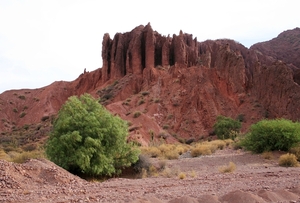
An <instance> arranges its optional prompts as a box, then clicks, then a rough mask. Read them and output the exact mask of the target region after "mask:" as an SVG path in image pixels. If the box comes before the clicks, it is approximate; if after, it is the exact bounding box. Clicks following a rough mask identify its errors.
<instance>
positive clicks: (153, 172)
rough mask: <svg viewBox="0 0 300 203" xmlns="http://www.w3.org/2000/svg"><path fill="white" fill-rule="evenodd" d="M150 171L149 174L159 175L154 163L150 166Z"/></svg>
mask: <svg viewBox="0 0 300 203" xmlns="http://www.w3.org/2000/svg"><path fill="white" fill-rule="evenodd" d="M148 173H149V176H158V173H157V168H156V167H155V166H153V165H151V166H150V167H149V170H148Z"/></svg>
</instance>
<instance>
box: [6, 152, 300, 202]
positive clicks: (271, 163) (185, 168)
mask: <svg viewBox="0 0 300 203" xmlns="http://www.w3.org/2000/svg"><path fill="white" fill-rule="evenodd" d="M280 154H282V153H279V152H278V153H274V158H273V159H271V160H266V159H264V158H262V157H261V155H255V154H251V153H249V152H244V151H239V150H232V149H224V150H220V151H217V152H216V153H215V154H213V155H209V156H201V157H197V158H189V156H188V155H185V156H182V157H181V158H180V159H177V160H168V161H166V167H167V168H168V169H169V172H170V173H169V175H166V174H163V173H160V174H161V175H159V176H157V177H149V178H142V179H141V178H140V179H132V178H131V179H130V178H112V179H109V180H106V181H104V182H88V181H86V180H83V179H81V178H79V177H77V176H74V175H72V174H70V173H68V172H67V171H65V170H64V169H62V168H60V167H58V166H56V165H55V164H54V163H52V162H50V161H48V160H43V159H42V160H35V159H32V160H29V161H28V162H26V163H24V164H16V163H10V162H6V161H0V202H32V203H37V202H158V203H159V202H170V203H176V202H187V203H188V202H208V203H209V202H211V203H214V202H216V203H217V202H300V181H299V177H300V176H299V175H300V168H299V167H292V168H285V167H280V166H278V157H279V156H280ZM185 157H187V158H185ZM152 161H153V163H154V164H157V163H158V162H159V160H156V159H152ZM229 162H233V163H235V165H236V170H235V171H234V172H232V173H221V172H220V171H219V170H218V169H219V167H220V166H222V165H227V164H228V163H229ZM179 172H182V173H184V174H185V175H186V178H184V179H180V178H179V177H178V175H176V174H178V173H179ZM170 174H172V175H170Z"/></svg>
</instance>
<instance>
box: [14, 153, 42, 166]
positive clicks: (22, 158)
mask: <svg viewBox="0 0 300 203" xmlns="http://www.w3.org/2000/svg"><path fill="white" fill-rule="evenodd" d="M44 157H45V155H44V153H43V152H41V151H30V152H22V153H20V154H18V155H16V156H15V157H13V158H12V159H11V161H12V162H15V163H24V162H25V161H27V160H28V159H37V158H44Z"/></svg>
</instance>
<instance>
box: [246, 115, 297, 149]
mask: <svg viewBox="0 0 300 203" xmlns="http://www.w3.org/2000/svg"><path fill="white" fill-rule="evenodd" d="M299 141H300V123H298V122H295V123H294V122H292V121H290V120H285V119H277V120H262V121H259V122H258V123H256V124H253V125H251V127H250V132H249V133H248V134H246V135H245V138H244V139H243V140H241V145H242V146H244V147H245V148H246V149H247V150H250V151H253V152H256V153H262V152H264V151H275V150H281V151H288V150H289V149H290V148H292V147H293V146H295V145H296V144H297V143H298V142H299Z"/></svg>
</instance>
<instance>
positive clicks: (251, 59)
mask: <svg viewBox="0 0 300 203" xmlns="http://www.w3.org/2000/svg"><path fill="white" fill-rule="evenodd" d="M299 46H300V29H299V28H296V29H294V30H291V31H286V32H283V33H282V34H280V35H279V36H278V37H277V38H275V39H273V40H271V41H268V42H263V43H258V44H256V45H254V46H252V47H251V48H250V49H247V48H246V47H244V46H243V45H242V44H239V43H237V42H235V41H233V40H215V41H211V40H208V41H204V42H198V41H197V38H193V36H192V35H191V34H186V33H183V32H182V31H180V32H179V35H175V34H174V35H173V36H162V35H160V34H159V33H158V32H156V31H154V30H153V29H152V27H151V26H150V24H148V25H146V26H143V25H141V26H138V27H136V28H134V29H133V30H132V31H130V32H126V33H117V34H116V35H115V36H114V38H113V39H111V38H110V36H109V35H108V34H105V35H104V37H103V43H102V58H103V67H102V68H100V69H97V70H95V71H93V72H84V73H82V74H81V75H80V76H79V77H78V78H77V79H76V80H74V81H72V82H63V81H61V82H54V83H53V84H51V85H49V86H46V87H44V88H40V89H30V90H14V91H12V90H11V91H6V92H4V93H2V94H1V95H0V117H1V121H0V132H1V133H2V135H4V134H7V133H8V132H10V131H14V130H16V129H18V128H20V127H23V126H24V125H26V124H36V123H40V122H42V121H45V120H47V119H48V118H51V116H53V115H55V114H56V113H57V112H58V110H59V109H60V107H61V105H62V104H63V103H64V102H65V101H66V99H67V98H68V97H69V96H71V95H80V94H82V93H84V92H88V93H90V94H92V95H93V96H94V97H95V98H99V100H100V102H101V103H102V104H103V105H105V106H106V107H107V109H109V110H110V111H111V112H112V113H114V114H117V115H119V116H120V117H122V118H123V119H125V120H128V121H129V123H130V129H129V130H130V138H131V139H135V140H137V141H138V142H140V143H141V144H147V143H149V141H150V139H151V137H154V139H155V140H159V139H161V138H163V139H165V140H166V141H167V142H174V141H176V140H183V139H200V138H205V137H207V136H209V135H210V134H212V126H213V124H214V122H215V120H216V117H217V116H218V115H220V114H222V115H225V116H230V117H232V118H239V119H240V120H242V121H243V131H246V130H247V128H248V127H249V126H250V125H251V124H252V123H254V122H257V121H259V120H261V119H263V118H279V117H284V118H288V119H292V120H299V119H300V107H299V101H300V86H299V84H300V82H299V81H300V74H299V73H300V71H299V70H300V64H299V58H298V57H297V56H299V54H300V53H299V52H300V50H299V48H298V47H299ZM45 133H47V132H45Z"/></svg>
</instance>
